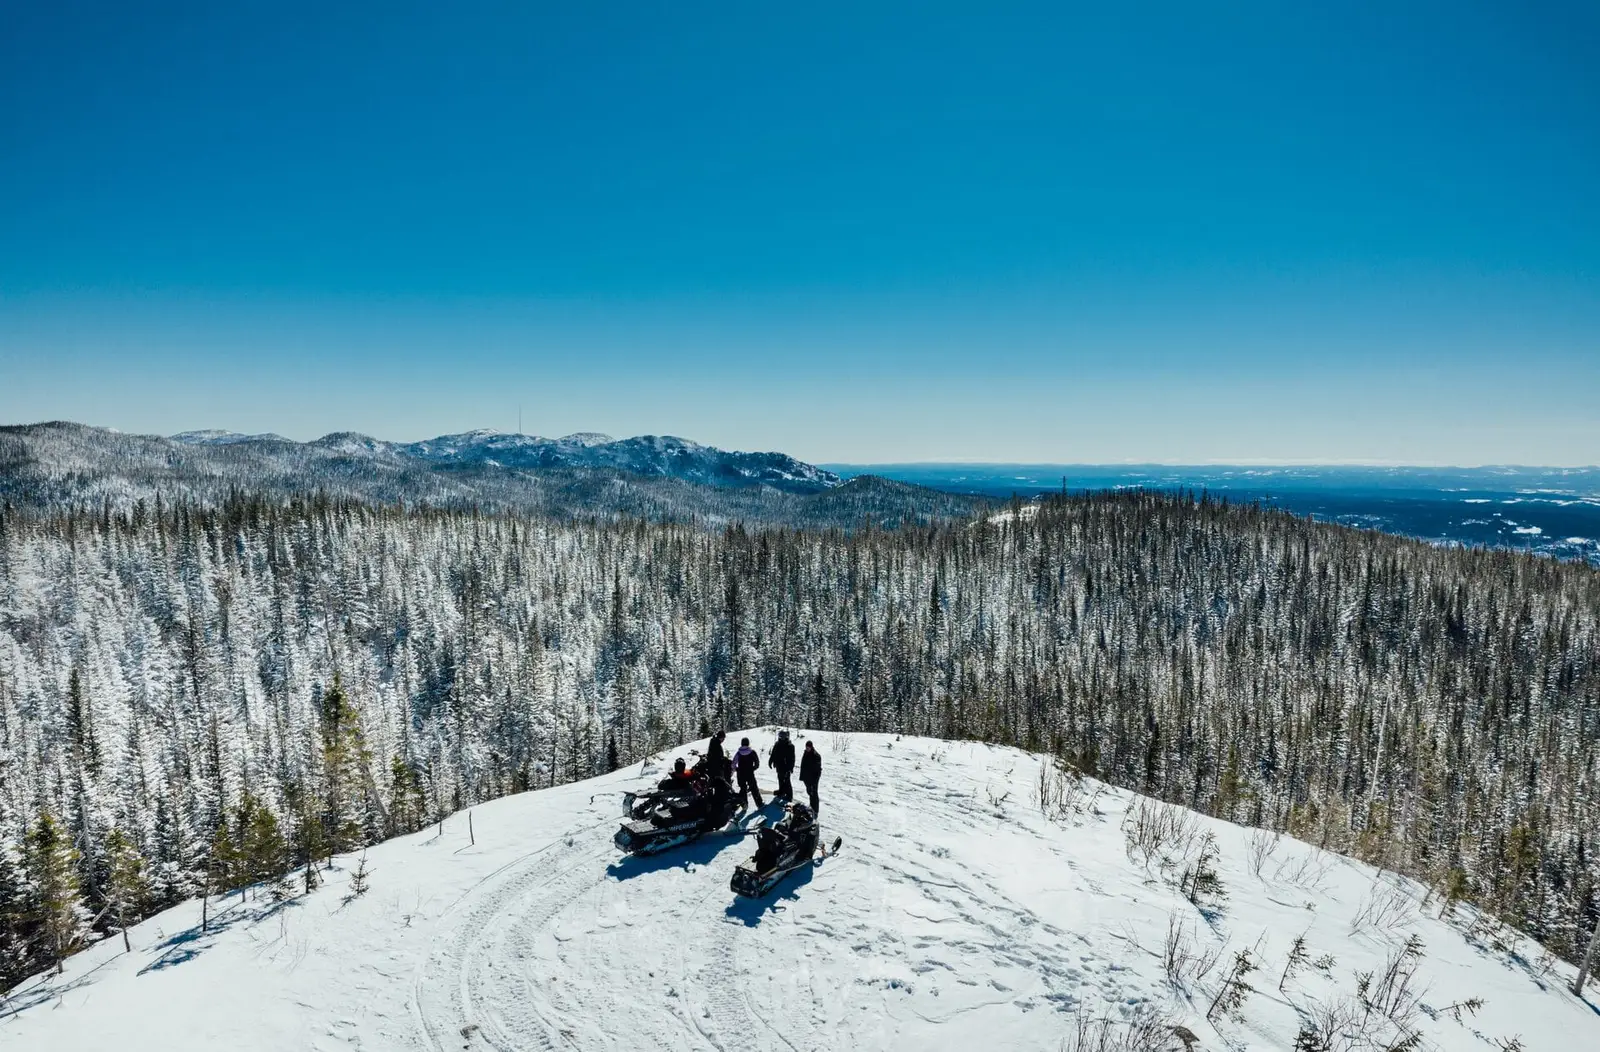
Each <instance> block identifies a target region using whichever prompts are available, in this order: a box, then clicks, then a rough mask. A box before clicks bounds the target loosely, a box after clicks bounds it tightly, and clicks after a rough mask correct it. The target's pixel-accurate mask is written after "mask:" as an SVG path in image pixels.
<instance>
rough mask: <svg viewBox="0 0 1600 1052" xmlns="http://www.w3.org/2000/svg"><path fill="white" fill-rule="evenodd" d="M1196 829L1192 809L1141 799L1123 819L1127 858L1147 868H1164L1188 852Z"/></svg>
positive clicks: (1197, 821)
mask: <svg viewBox="0 0 1600 1052" xmlns="http://www.w3.org/2000/svg"><path fill="white" fill-rule="evenodd" d="M1199 830H1200V823H1199V820H1198V819H1196V818H1195V816H1194V812H1192V811H1187V810H1185V809H1183V808H1181V807H1175V806H1173V805H1171V804H1163V803H1161V802H1160V801H1157V800H1140V801H1139V802H1138V803H1136V804H1134V805H1133V807H1131V808H1129V810H1128V813H1127V815H1126V816H1125V817H1124V818H1123V820H1122V836H1123V840H1124V841H1125V843H1126V846H1127V850H1128V860H1129V861H1130V862H1137V863H1139V864H1140V865H1141V866H1143V867H1144V868H1145V869H1146V870H1150V869H1152V868H1159V869H1167V868H1169V867H1171V865H1172V860H1173V858H1174V857H1184V856H1187V855H1188V854H1189V849H1190V846H1191V845H1192V844H1193V843H1194V841H1195V838H1196V837H1197V836H1199Z"/></svg>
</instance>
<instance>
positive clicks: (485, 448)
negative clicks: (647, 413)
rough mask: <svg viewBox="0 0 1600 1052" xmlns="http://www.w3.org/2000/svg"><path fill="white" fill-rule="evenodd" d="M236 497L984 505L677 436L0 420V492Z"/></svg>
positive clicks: (697, 505) (602, 506)
mask: <svg viewBox="0 0 1600 1052" xmlns="http://www.w3.org/2000/svg"><path fill="white" fill-rule="evenodd" d="M238 493H250V494H252V495H259V496H264V497H267V498H269V499H285V498H289V497H296V496H307V495H310V494H313V493H322V494H326V495H328V496H331V497H335V498H345V499H353V500H360V501H365V502H378V503H385V504H394V503H401V502H403V503H406V504H412V505H415V504H427V505H431V506H434V507H451V508H463V507H472V508H479V509H484V510H492V511H512V512H519V513H530V512H531V513H539V514H553V515H557V516H567V515H579V516H584V517H588V516H602V517H604V516H610V515H629V516H634V517H639V518H649V519H678V520H682V519H691V518H692V519H700V520H709V521H712V522H731V521H745V522H752V523H756V522H771V523H782V524H785V525H790V526H804V525H813V526H841V527H851V526H856V525H859V524H860V523H861V522H862V520H863V519H870V520H872V521H874V522H877V523H879V524H884V525H892V524H896V523H900V522H904V521H918V522H922V521H928V520H931V519H937V518H945V517H951V516H955V517H960V516H965V515H967V514H970V513H971V512H972V511H973V510H974V509H975V508H976V507H978V506H979V504H980V503H981V502H980V501H979V500H977V499H975V498H972V497H963V496H958V495H955V494H949V493H940V492H936V491H933V490H928V489H923V488H921V487H918V486H913V485H908V484H905V483H898V482H889V481H888V480H885V479H880V478H875V477H870V476H861V477H858V478H853V479H850V480H848V481H846V480H843V479H841V478H840V477H839V476H837V475H835V474H833V473H832V472H830V471H826V470H824V469H822V468H818V467H816V466H814V465H811V464H807V463H804V462H803V461H800V460H796V459H795V458H794V457H791V456H789V455H787V454H784V453H748V452H738V451H730V450H724V449H717V448H716V447H713V446H706V445H701V444H700V443H698V442H691V441H689V440H688V439H684V438H675V437H672V436H663V435H640V436H636V437H634V438H624V439H613V438H611V437H610V436H607V435H601V434H595V433H591V432H581V433H578V434H572V435H567V436H565V437H563V438H542V437H539V436H535V435H512V434H503V433H501V432H498V431H469V432H465V433H463V434H458V435H441V436H439V437H437V438H430V439H427V440H424V441H421V442H389V441H385V440H383V439H378V438H373V437H371V436H369V435H363V434H360V433H357V432H353V431H339V432H334V433H332V434H328V435H324V436H322V437H321V438H317V439H313V440H311V441H309V442H294V441H291V440H289V439H286V438H284V437H283V436H281V435H276V434H261V435H244V434H239V433H236V432H232V431H216V430H211V431H186V432H183V433H181V434H177V435H173V436H171V437H170V438H163V437H161V436H159V435H128V434H123V433H121V432H117V431H112V430H109V429H105V428H96V427H89V426H86V425H83V424H75V423H69V422H60V421H58V422H52V423H42V424H27V425H20V426H8V427H0V501H9V502H10V503H12V504H15V505H19V506H24V507H44V508H59V507H62V506H74V505H76V506H82V505H84V504H88V505H93V506H99V505H101V504H103V503H107V502H109V503H110V504H111V505H112V506H114V507H119V508H129V507H131V506H132V505H133V504H134V503H135V502H137V501H139V500H144V501H146V502H147V503H152V504H153V503H154V501H155V498H156V496H157V495H158V494H159V495H160V496H161V497H162V498H163V499H164V500H166V501H168V502H169V503H170V502H172V501H176V500H187V501H190V502H194V503H199V504H206V505H213V506H214V505H218V504H220V503H222V502H223V501H225V500H227V499H229V497H230V496H232V495H235V494H238Z"/></svg>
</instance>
